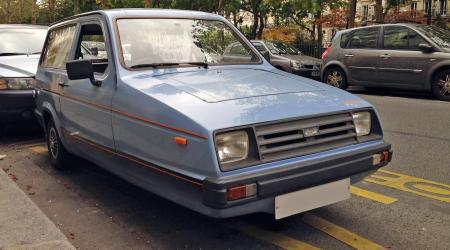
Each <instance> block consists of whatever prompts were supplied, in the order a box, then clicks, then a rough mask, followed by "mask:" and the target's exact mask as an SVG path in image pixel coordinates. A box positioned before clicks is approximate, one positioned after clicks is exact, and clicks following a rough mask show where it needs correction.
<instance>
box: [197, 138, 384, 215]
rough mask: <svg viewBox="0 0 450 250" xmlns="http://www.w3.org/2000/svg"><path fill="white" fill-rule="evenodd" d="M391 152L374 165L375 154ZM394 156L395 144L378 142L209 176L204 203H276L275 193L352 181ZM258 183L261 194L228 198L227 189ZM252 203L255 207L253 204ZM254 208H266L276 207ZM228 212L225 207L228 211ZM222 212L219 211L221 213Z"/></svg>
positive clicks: (231, 206)
mask: <svg viewBox="0 0 450 250" xmlns="http://www.w3.org/2000/svg"><path fill="white" fill-rule="evenodd" d="M383 152H388V159H387V160H386V161H384V162H382V163H380V164H377V165H373V158H372V156H373V155H374V154H377V153H383ZM391 159H392V151H391V145H390V144H388V143H381V144H377V145H376V146H371V147H367V148H363V149H360V150H355V151H352V152H348V153H344V154H340V155H337V156H332V157H325V158H321V159H319V160H315V161H311V162H306V163H303V164H294V165H291V166H288V167H285V168H283V169H273V170H268V171H264V172H259V173H255V174H249V175H242V176H239V177H233V178H218V179H215V178H207V179H206V180H205V181H204V185H203V204H204V205H205V206H207V207H210V208H213V209H219V210H222V209H223V210H228V209H232V210H236V209H238V208H239V207H242V208H243V209H244V210H247V208H248V207H249V204H252V203H254V204H257V203H261V204H266V205H265V206H270V205H268V204H272V202H271V201H270V200H273V199H274V197H275V196H277V195H281V194H286V193H290V192H293V191H297V190H301V189H305V188H309V187H313V186H317V185H321V184H325V183H329V182H332V181H336V180H340V179H344V178H347V177H352V182H355V181H359V180H360V179H362V178H364V177H365V175H368V174H370V173H373V172H374V171H376V170H377V169H379V168H381V167H384V166H386V165H387V164H388V163H389V162H390V161H391ZM251 183H256V184H257V190H258V192H257V195H256V196H253V197H249V198H245V199H242V200H237V201H228V200H227V190H228V188H231V187H236V186H240V185H245V184H251ZM250 207H254V206H251V205H250ZM256 207H258V208H253V209H250V210H254V209H257V210H259V211H251V212H263V211H266V212H268V211H270V210H271V209H273V208H270V207H261V206H256ZM224 212H225V211H224ZM220 214H221V213H219V214H218V216H219V217H222V216H220Z"/></svg>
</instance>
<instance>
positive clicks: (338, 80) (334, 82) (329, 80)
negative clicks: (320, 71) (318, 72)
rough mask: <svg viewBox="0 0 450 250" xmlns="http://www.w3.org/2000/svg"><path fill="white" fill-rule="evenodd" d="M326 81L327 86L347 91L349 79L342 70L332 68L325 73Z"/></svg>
mask: <svg viewBox="0 0 450 250" xmlns="http://www.w3.org/2000/svg"><path fill="white" fill-rule="evenodd" d="M323 76H324V81H325V83H326V84H328V85H331V86H333V87H336V88H340V89H346V88H347V78H346V77H345V73H344V71H343V70H342V69H340V68H330V69H327V71H325V74H324V75H323Z"/></svg>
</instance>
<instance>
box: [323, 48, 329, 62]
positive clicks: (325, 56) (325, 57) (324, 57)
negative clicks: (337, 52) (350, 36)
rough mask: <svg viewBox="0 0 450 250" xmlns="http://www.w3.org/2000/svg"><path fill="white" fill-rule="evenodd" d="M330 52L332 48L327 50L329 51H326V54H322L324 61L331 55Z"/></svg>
mask: <svg viewBox="0 0 450 250" xmlns="http://www.w3.org/2000/svg"><path fill="white" fill-rule="evenodd" d="M330 51H331V48H330V47H329V48H327V49H326V50H325V52H323V54H322V60H325V59H327V56H328V54H329V53H330Z"/></svg>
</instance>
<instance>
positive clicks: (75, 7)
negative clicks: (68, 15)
mask: <svg viewBox="0 0 450 250" xmlns="http://www.w3.org/2000/svg"><path fill="white" fill-rule="evenodd" d="M79 13H80V0H73V14H74V15H76V14H79Z"/></svg>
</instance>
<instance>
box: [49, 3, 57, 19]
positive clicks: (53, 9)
mask: <svg viewBox="0 0 450 250" xmlns="http://www.w3.org/2000/svg"><path fill="white" fill-rule="evenodd" d="M48 10H49V15H50V17H49V19H50V23H54V22H55V18H56V0H49V2H48Z"/></svg>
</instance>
